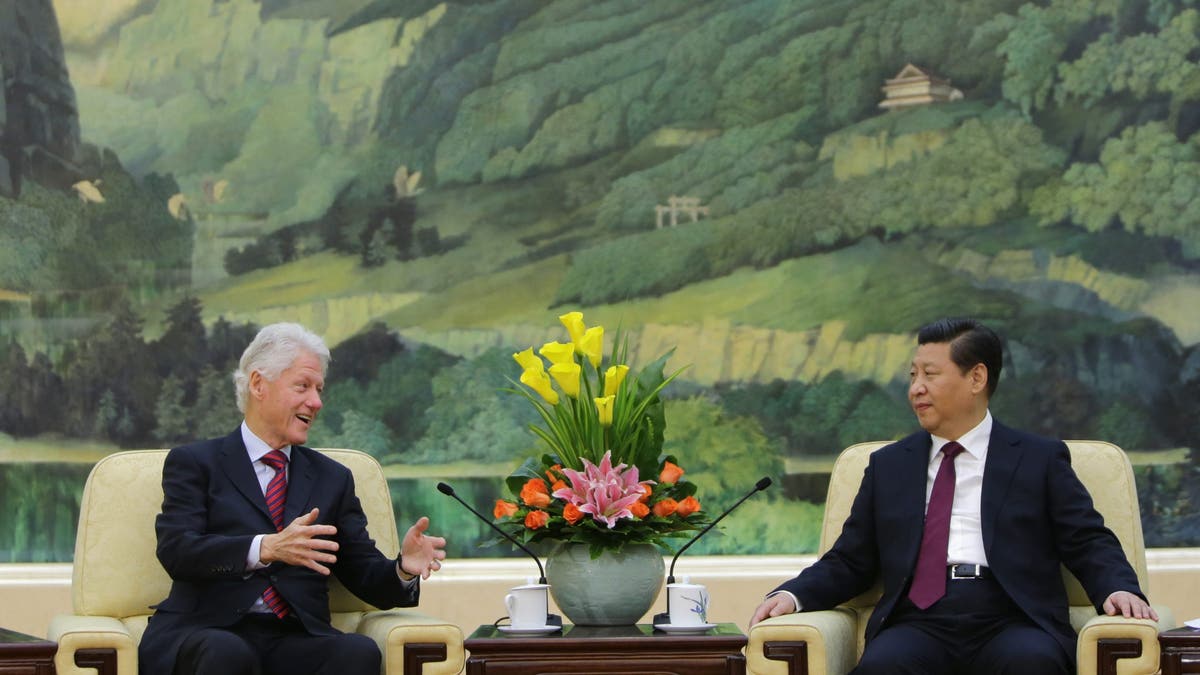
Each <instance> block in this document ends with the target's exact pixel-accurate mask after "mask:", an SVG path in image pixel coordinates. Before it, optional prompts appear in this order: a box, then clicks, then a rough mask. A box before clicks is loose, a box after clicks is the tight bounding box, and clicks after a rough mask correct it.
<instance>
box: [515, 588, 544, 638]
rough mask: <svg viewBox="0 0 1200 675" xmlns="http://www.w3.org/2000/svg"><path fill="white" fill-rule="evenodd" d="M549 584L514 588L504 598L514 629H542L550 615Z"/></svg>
mask: <svg viewBox="0 0 1200 675" xmlns="http://www.w3.org/2000/svg"><path fill="white" fill-rule="evenodd" d="M549 588H550V586H549V585H548V584H525V585H524V586H516V587H514V588H513V589H512V590H511V591H510V592H509V594H508V595H506V596H504V607H505V609H507V610H508V619H509V621H510V622H511V623H512V627H513V628H541V627H543V626H545V625H546V615H547V614H549V613H550V597H549V595H548V594H547V591H548V590H549Z"/></svg>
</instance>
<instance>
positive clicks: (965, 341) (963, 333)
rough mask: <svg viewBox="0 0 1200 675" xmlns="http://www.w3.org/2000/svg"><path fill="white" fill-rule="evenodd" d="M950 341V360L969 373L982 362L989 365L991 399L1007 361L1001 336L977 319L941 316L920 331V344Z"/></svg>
mask: <svg viewBox="0 0 1200 675" xmlns="http://www.w3.org/2000/svg"><path fill="white" fill-rule="evenodd" d="M944 342H949V343H950V360H951V361H954V364H955V365H956V366H958V368H959V370H961V371H962V372H963V374H964V375H965V374H966V372H967V371H969V370H970V369H972V368H974V367H975V364H977V363H982V364H983V367H984V368H987V374H988V381H987V391H988V398H991V397H992V395H993V394H995V393H996V386H997V385H999V384H1000V368H1001V367H1002V366H1003V364H1004V347H1003V345H1001V343H1000V336H999V335H996V332H995V331H993V330H992V329H991V328H988V327H987V326H985V325H983V324H982V323H979V322H978V321H976V320H975V319H938V320H937V321H934V322H933V323H928V324H925V325H924V326H922V327H921V330H919V331H917V344H918V345H924V344H930V343H934V344H941V343H944Z"/></svg>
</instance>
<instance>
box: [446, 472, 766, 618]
mask: <svg viewBox="0 0 1200 675" xmlns="http://www.w3.org/2000/svg"><path fill="white" fill-rule="evenodd" d="M769 487H771V478H770V477H769V476H763V477H762V478H759V479H758V482H757V483H755V484H754V489H753V490H751V491H749V492H747V493H746V494H745V495H743V496H742V498H741V499H739V500H737V503H736V504H734V505H733V506H731V507H729V508H728V509H725V513H722V514H721V515H720V516H718V517H717V519H716V520H714V521H712V522H711V523H709V524H708V526H707V527H705V528H704V529H703V530H700V531H699V532H698V533H696V536H694V537H692V538H691V540H690V541H688V543H686V544H684V545H683V548H681V549H679V551H678V552H676V553H675V557H674V558H671V569H670V571H669V572H668V573H667V584H668V585H670V584H673V583H675V561H676V560H679V556H680V555H682V554H683V552H684V551H686V550H688V548H690V547H691V545H692V544H694V543H696V542H697V541H699V540H700V537H703V536H704V535H705V534H707V533H708V531H709V530H711V529H713V528H714V527H716V525H717V523H719V522H721V521H722V520H724V519H725V516H727V515H729V514H730V513H733V510H734V509H736V508H737V507H739V506H741V505H742V502H744V501H746V500H747V499H749V498H751V497H753V496H754V494H755V493H756V492H759V491H760V490H766V489H767V488H769ZM439 489H441V488H440V487H439ZM670 620H671V589H669V588H668V589H667V611H666V612H664V613H662V614H655V615H654V623H655V624H659V623H666V622H668V621H670Z"/></svg>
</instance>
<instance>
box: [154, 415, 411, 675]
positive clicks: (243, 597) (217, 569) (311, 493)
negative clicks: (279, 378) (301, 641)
mask: <svg viewBox="0 0 1200 675" xmlns="http://www.w3.org/2000/svg"><path fill="white" fill-rule="evenodd" d="M313 507H316V508H319V509H320V510H321V512H320V516H319V518H318V521H317V522H318V523H320V524H330V525H334V526H336V527H337V530H338V532H337V535H336V536H335V539H336V540H337V541H338V544H339V546H340V548H339V550H338V551H337V553H336V555H337V559H338V560H337V563H336V564H334V565H332V566H330V565H327V567H330V569H331V571H332V572H333V573H334V574H335V575H337V578H338V579H339V580H340V581H341V582H342V583H343V584H344V585H345V586H346V588H347V589H349V590H350V591H351V592H352V593H354V594H355V595H356V596H358V597H359V598H361V599H363V600H364V601H366V602H368V603H370V604H371V605H374V606H375V607H379V608H381V609H386V608H390V607H412V606H414V605H416V604H417V599H418V596H419V590H420V589H419V586H416V585H413V586H411V587H408V586H406V585H405V584H403V583H402V582H401V581H400V579H399V577H398V576H397V575H396V563H395V561H394V560H392V559H390V558H388V557H387V556H385V555H384V554H383V553H381V552H380V551H379V549H377V548H376V547H375V542H374V541H373V540H372V539H371V538H370V537H369V536H368V535H367V531H366V524H367V519H366V516H365V515H364V514H363V512H362V507H361V506H360V505H359V502H358V497H357V496H355V493H354V480H353V477H352V476H351V474H350V470H349V469H347V468H346V467H344V466H342V465H341V464H338V463H337V462H335V461H333V460H331V459H329V458H328V457H325V456H324V455H322V454H320V453H318V452H316V451H314V450H311V449H309V448H305V447H302V446H293V447H292V452H291V463H290V466H289V469H288V493H287V503H286V505H285V507H284V523H285V524H286V523H289V522H291V521H292V520H293V519H295V518H296V517H298V516H300V515H301V514H303V513H307V512H308V511H310V510H312V509H313ZM155 530H156V532H157V534H158V559H159V561H160V562H161V563H162V565H163V567H164V568H166V570H167V573H168V574H169V575H170V576H171V579H172V583H171V593H170V595H169V596H168V597H167V599H166V600H164V601H163V602H161V603H160V604H159V605H157V611H156V613H155V614H154V616H152V617H151V618H150V625H149V627H148V628H147V629H146V633H145V635H143V637H142V641H141V643H140V646H139V648H138V660H139V663H140V664H141V668H140V670H141V672H142V673H146V674H151V673H154V674H157V673H170V672H171V670H172V668H173V667H174V662H175V655H176V653H177V652H178V650H179V645H180V643H181V642H182V641H183V639H184V638H185V637H186V636H187V635H188V634H189V633H190V632H192V631H194V630H196V629H198V628H206V627H216V626H229V625H231V624H233V623H235V622H237V621H238V620H239V619H241V618H242V617H243V616H244V615H245V614H246V611H247V610H248V609H249V608H250V606H251V605H253V604H254V602H255V600H256V599H257V598H258V597H259V596H261V595H262V593H263V591H264V590H265V589H266V587H267V584H268V583H273V584H275V588H276V589H277V590H278V591H279V593H280V595H282V596H283V598H284V599H285V600H287V602H288V604H289V605H290V606H291V609H292V611H293V612H294V613H295V615H296V616H297V617H298V618H299V619H300V621H301V622H302V623H303V624H304V627H305V629H306V630H307V631H308V632H309V633H311V634H314V635H333V634H336V633H337V632H338V631H337V630H336V629H334V628H333V627H332V626H331V625H330V617H329V584H328V579H327V578H326V577H325V576H323V575H321V574H318V573H317V572H314V571H312V570H310V569H308V568H306V567H296V566H292V565H285V564H283V563H278V562H277V563H274V564H272V565H270V566H269V567H267V568H265V569H262V570H259V571H257V572H254V573H251V574H249V575H247V573H246V554H247V553H248V552H249V550H250V543H251V541H252V540H253V539H254V536H255V535H257V534H265V533H270V532H274V531H275V526H274V523H273V522H272V521H271V516H270V512H269V511H268V510H267V504H266V500H265V498H264V497H263V492H262V488H261V487H260V486H259V484H258V479H257V477H256V476H255V474H254V467H253V466H252V465H251V462H250V458H249V456H248V455H247V454H246V446H245V444H244V443H243V442H242V434H241V429H240V428H239V429H238V430H235V431H234V432H233V433H232V434H230V435H228V436H226V437H224V438H215V439H212V440H207V441H201V442H199V443H193V444H191V445H185V446H183V447H179V448H175V449H173V450H171V452H170V453H168V454H167V459H166V463H165V464H164V465H163V507H162V513H160V514H159V516H158V519H157V521H156V523H155Z"/></svg>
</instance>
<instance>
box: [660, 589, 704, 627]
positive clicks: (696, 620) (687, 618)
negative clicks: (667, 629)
mask: <svg viewBox="0 0 1200 675" xmlns="http://www.w3.org/2000/svg"><path fill="white" fill-rule="evenodd" d="M667 604H668V605H669V607H670V610H671V625H673V626H700V625H703V624H706V623H708V589H707V588H705V587H704V586H703V585H701V584H667Z"/></svg>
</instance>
